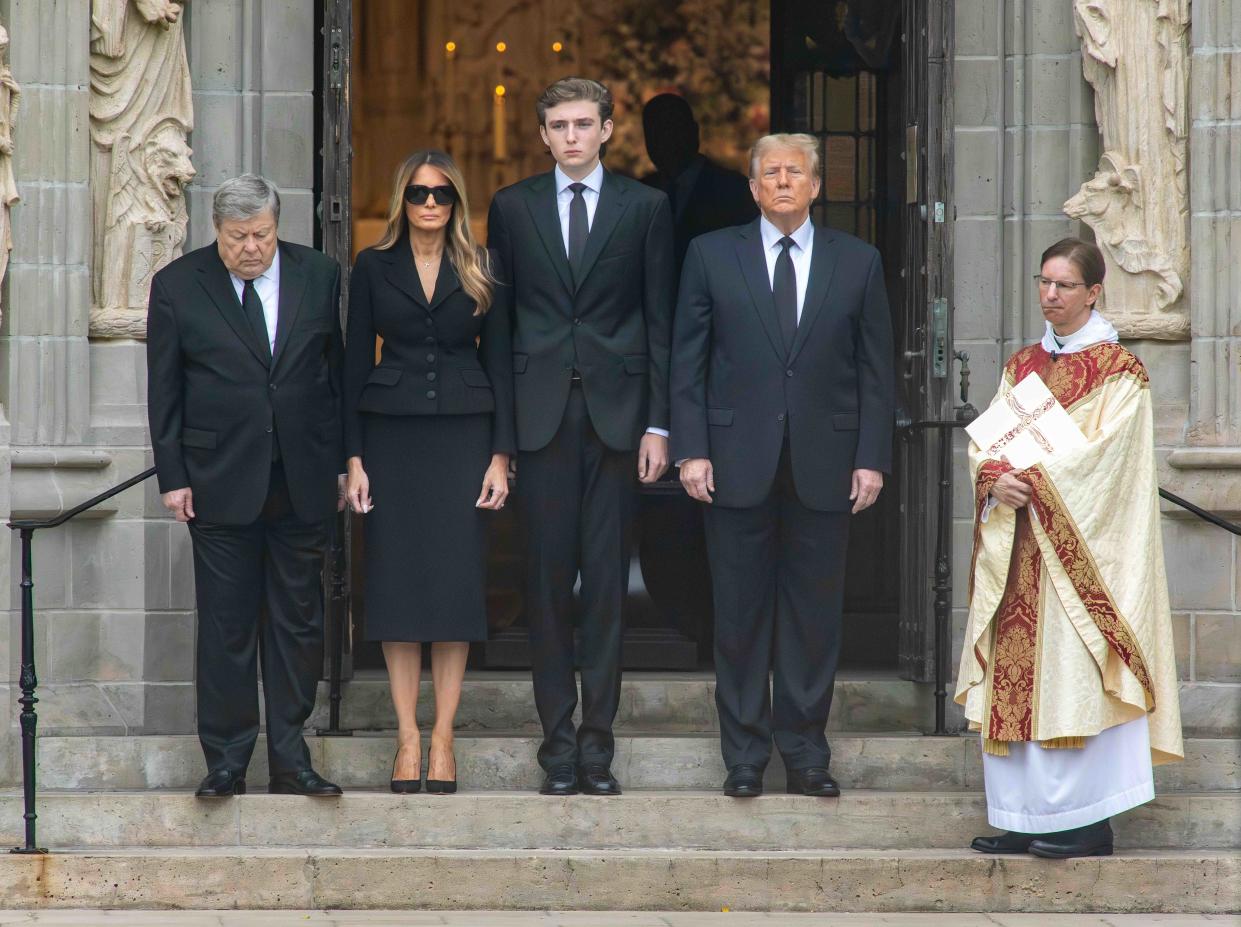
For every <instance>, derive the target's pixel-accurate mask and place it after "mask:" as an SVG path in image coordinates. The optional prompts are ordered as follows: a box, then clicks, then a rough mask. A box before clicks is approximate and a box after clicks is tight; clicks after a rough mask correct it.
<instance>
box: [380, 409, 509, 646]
mask: <svg viewBox="0 0 1241 927" xmlns="http://www.w3.org/2000/svg"><path fill="white" fill-rule="evenodd" d="M363 420H364V423H363V427H364V429H365V448H366V451H365V454H364V456H363V458H362V466H363V468H364V469H365V470H366V474H367V476H368V477H369V478H370V483H371V499H372V501H373V502H374V505H375V507H374V509H372V510H371V512H370V513H369V514H367V515H366V516H365V518H364V519H363V524H364V525H365V539H366V552H365V582H366V589H365V598H364V601H365V616H364V618H363V622H364V630H365V639H366V640H368V641H409V642H426V641H482V640H486V639H487V610H486V588H485V587H486V576H487V572H486V569H487V564H486V516H487V514H488V513H487V511H486V510H484V509H479V508H476V507H475V505H474V503H475V501H476V500H477V499H478V494H479V491H480V490H481V489H482V485H483V474H485V473H486V472H487V467H488V465H489V464H490V463H491V415H490V413H485V414H481V415H377V414H364V416H363Z"/></svg>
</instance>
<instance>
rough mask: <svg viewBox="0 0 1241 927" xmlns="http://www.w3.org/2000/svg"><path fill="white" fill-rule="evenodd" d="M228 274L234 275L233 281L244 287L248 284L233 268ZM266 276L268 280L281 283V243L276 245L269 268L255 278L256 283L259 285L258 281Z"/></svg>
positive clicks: (277, 283)
mask: <svg viewBox="0 0 1241 927" xmlns="http://www.w3.org/2000/svg"><path fill="white" fill-rule="evenodd" d="M228 275H229V276H230V277H232V278H233V281H234V282H235V283H237V284H238V285H240V286H243V287H244V286H245V285H246V281H244V280H242V279H241V278H240V277H238V276H237V275H236V274H235V273H233V272H232V271H231V270H230V271H229V272H228ZM264 277H266V278H267V279H268V280H270V281H271V282H272V283H274V284H276V285H279V284H280V245H279V244H277V245H276V254H275V256H274V257H273V258H272V259H271V264H270V265H269V266H268V268H267V270H265V271H263V272H262V273H261V274H259V275H258V276H257V277H255V278H254V281H255V282H254V285H255V286H258V281H260V280H262V279H263V278H264Z"/></svg>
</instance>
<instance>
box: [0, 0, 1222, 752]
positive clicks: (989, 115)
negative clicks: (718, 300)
mask: <svg viewBox="0 0 1241 927" xmlns="http://www.w3.org/2000/svg"><path fill="white" fill-rule="evenodd" d="M1231 6H1232V4H1231V3H1230V0H1196V2H1195V4H1194V7H1193V15H1194V23H1193V45H1192V47H1193V59H1192V77H1191V93H1190V105H1191V120H1192V135H1191V167H1190V179H1191V204H1192V228H1191V233H1192V236H1191V245H1192V276H1191V280H1190V282H1189V287H1190V305H1191V314H1192V326H1193V327H1192V332H1193V338H1192V340H1191V341H1188V342H1138V343H1134V344H1133V345H1132V348H1133V349H1134V350H1135V352H1136V353H1137V354H1138V355H1139V356H1140V357H1141V358H1142V359H1143V360H1144V361H1145V362H1146V363H1147V365H1148V366H1149V368H1150V370H1151V377H1152V383H1153V387H1154V390H1155V396H1156V398H1157V417H1158V419H1157V433H1158V442H1159V454H1160V460H1161V462H1162V465H1163V471H1162V477H1161V478H1162V481H1163V483H1164V485H1165V486H1167V487H1168V488H1169V489H1172V491H1174V492H1178V493H1181V494H1183V495H1186V496H1188V497H1189V498H1191V499H1193V500H1194V501H1197V502H1199V503H1200V504H1203V505H1205V506H1207V507H1209V508H1213V509H1216V510H1219V511H1221V512H1223V513H1225V514H1228V515H1230V516H1231V517H1233V518H1236V517H1237V515H1238V513H1239V512H1241V469H1239V468H1241V371H1239V370H1238V367H1237V363H1238V358H1239V357H1241V335H1239V334H1238V333H1239V332H1241V299H1239V298H1238V295H1239V294H1241V170H1238V164H1237V162H1236V158H1237V152H1238V151H1241V20H1239V19H1238V17H1237V14H1236V12H1235V11H1233V10H1232V9H1231ZM314 7H315V4H314V3H312V2H310V0H191V2H190V3H189V4H188V5H187V12H186V15H187V17H188V19H187V26H186V28H187V42H188V56H189V62H190V67H191V70H192V77H193V88H194V111H195V112H194V116H195V128H194V132H193V135H192V137H191V139H190V144H191V146H192V148H193V149H194V159H193V160H194V164H195V167H196V168H197V171H198V174H197V177H196V179H195V181H194V183H193V184H192V186H191V187H190V189H189V191H188V199H189V207H190V233H189V240H188V241H187V245H186V247H187V250H188V249H189V248H194V247H198V246H201V245H203V244H206V243H207V242H209V241H210V240H211V238H212V233H211V228H210V209H209V203H210V197H211V194H212V193H213V191H214V189H215V187H216V186H217V185H218V184H219V183H220V182H221V181H222V180H223V179H225V178H227V177H229V176H233V175H235V174H237V173H240V172H242V171H246V170H252V171H257V172H260V173H263V174H265V175H267V176H268V177H270V178H272V179H273V180H274V181H275V182H276V183H277V184H278V185H279V186H280V187H281V189H282V193H283V198H284V212H283V216H282V221H281V234H282V236H283V237H285V238H287V239H290V240H293V241H299V242H303V243H310V242H311V241H312V239H313V229H314V207H315V204H314V202H313V192H312V187H313V182H314V178H313V169H314V149H315V146H316V143H317V142H316V139H315V135H314V132H315V129H314V126H315V114H314V98H313V95H312V89H313V87H314V83H315V74H314V72H313V69H314V61H315V55H314V51H313V50H314V47H315V44H316V43H317V42H318V41H319V37H318V36H317V35H316V34H315V31H314ZM956 7H957V13H956V22H957V36H956V61H955V107H956V118H957V125H956V129H955V133H954V141H955V158H956V176H955V183H956V202H955V207H956V222H955V241H956V244H955V247H956V251H955V284H954V286H955V300H954V301H955V307H954V311H955V329H954V333H955V338H956V342H957V347H958V348H962V349H965V350H967V351H969V353H970V357H971V361H970V363H971V368H972V370H973V385H974V392H973V396H972V399H973V401H974V403H975V404H976V405H979V406H983V405H985V403H986V402H987V401H988V400H989V399H990V395H991V392H992V390H993V388H994V385H995V383H996V381H997V377H998V371H999V367H1000V364H1001V363H1002V361H1003V360H1004V358H1006V357H1007V356H1008V355H1009V354H1011V353H1012V352H1013V351H1014V350H1016V349H1017V348H1019V347H1020V346H1022V345H1023V344H1026V343H1028V342H1029V341H1031V340H1034V339H1035V338H1037V337H1038V336H1039V335H1040V334H1041V332H1042V322H1041V316H1040V313H1039V311H1038V305H1037V300H1036V298H1035V294H1034V292H1033V289H1032V287H1031V285H1030V277H1031V275H1032V274H1033V273H1034V272H1035V271H1036V270H1037V269H1038V268H1037V261H1038V255H1039V253H1040V252H1041V251H1042V250H1043V248H1045V247H1046V246H1047V245H1048V244H1050V243H1051V242H1052V241H1054V240H1056V239H1057V238H1060V237H1062V236H1064V235H1066V234H1069V233H1075V232H1078V231H1080V229H1079V228H1078V225H1077V223H1075V222H1072V221H1070V220H1069V219H1067V218H1066V217H1065V216H1064V214H1063V213H1062V212H1061V205H1062V204H1063V202H1064V201H1065V200H1066V199H1067V198H1068V197H1069V196H1070V195H1072V194H1073V193H1074V192H1076V190H1077V188H1078V186H1079V185H1080V184H1081V182H1082V181H1083V180H1084V179H1086V178H1087V177H1088V176H1090V174H1091V173H1092V172H1093V170H1094V166H1095V164H1096V161H1097V159H1098V154H1099V152H1098V141H1097V131H1096V128H1095V123H1094V109H1093V104H1092V97H1091V90H1090V87H1089V86H1088V85H1087V84H1086V82H1085V81H1084V79H1083V77H1082V67H1081V54H1080V48H1079V44H1078V39H1077V36H1076V34H1075V32H1074V26H1073V14H1072V3H1071V0H956ZM0 22H3V23H4V24H5V25H6V26H7V27H8V30H9V32H10V34H11V36H12V39H13V41H12V69H13V73H14V75H15V77H16V78H17V80H18V81H19V82H21V84H22V85H23V88H24V90H25V96H24V98H23V113H22V118H21V123H20V125H19V129H18V134H17V151H16V164H15V166H16V174H17V179H18V185H19V190H20V193H21V196H22V202H21V203H20V204H19V205H18V206H17V207H15V209H14V212H13V218H14V239H15V249H14V252H13V257H12V263H11V265H10V269H9V273H8V278H7V281H6V286H5V292H4V293H3V294H2V304H3V309H4V315H3V327H2V328H0V401H2V408H0V412H2V413H3V416H2V417H0V516H4V517H5V518H6V520H7V518H8V517H9V516H10V515H13V516H27V515H43V514H49V513H53V512H56V511H59V510H62V509H63V508H64V507H66V506H68V505H72V504H75V503H76V502H78V501H81V500H83V499H85V498H88V497H89V496H91V495H93V494H95V493H97V492H99V491H101V490H103V489H105V488H106V487H108V486H110V485H112V484H114V483H116V482H118V481H120V480H122V479H124V478H125V477H127V476H130V475H132V474H135V473H138V472H140V471H141V470H143V469H144V468H145V467H147V466H149V465H150V460H151V456H150V450H149V442H148V438H147V434H146V424H145V368H144V348H143V345H142V343H141V342H136V341H94V342H92V341H91V340H89V339H88V337H87V330H88V317H89V312H90V281H89V276H90V275H89V267H88V262H89V255H90V250H91V249H90V240H89V239H90V223H89V221H88V218H87V217H88V216H89V210H90V198H89V195H88V151H89V132H88V116H87V96H88V86H89V73H88V58H87V48H88V43H89V34H90V2H89V0H0ZM957 487H958V493H957V501H956V519H957V520H956V524H955V526H954V528H955V534H954V552H955V569H956V577H957V582H956V584H955V595H956V601H955V603H954V604H955V606H956V615H957V619H958V625H960V623H961V622H962V621H963V619H964V605H965V588H966V583H965V576H966V569H967V567H968V563H969V545H970V538H971V526H970V511H969V499H970V492H969V487H968V482H967V480H966V477H965V475H964V453H963V448H958V481H957ZM1166 516H1167V517H1166V519H1165V542H1166V551H1167V558H1168V573H1169V578H1170V582H1171V591H1172V600H1173V608H1174V610H1175V612H1176V618H1175V620H1176V630H1177V644H1178V660H1179V666H1180V669H1181V673H1182V677H1183V679H1184V680H1185V688H1184V691H1183V699H1184V711H1185V716H1186V722H1187V726H1188V728H1189V730H1190V731H1191V732H1192V731H1197V730H1203V731H1210V732H1219V731H1224V730H1227V731H1229V732H1231V733H1232V734H1233V735H1234V736H1235V735H1236V733H1237V732H1238V731H1239V730H1241V545H1238V543H1237V541H1236V540H1235V539H1234V538H1233V537H1232V536H1230V535H1228V534H1226V533H1225V532H1223V531H1221V530H1220V529H1218V528H1214V527H1211V526H1208V525H1204V524H1201V523H1199V522H1197V521H1195V520H1191V519H1189V518H1186V517H1182V516H1181V515H1180V514H1179V513H1178V512H1177V511H1175V510H1173V509H1171V508H1169V509H1167V510H1166ZM9 535H10V532H8V531H3V532H0V558H7V560H8V561H9V562H10V564H11V568H10V571H9V573H8V574H7V575H5V576H2V577H0V602H2V603H3V604H4V606H5V611H4V620H0V690H7V693H8V697H7V698H5V699H3V700H0V706H7V709H6V710H8V717H9V719H10V720H9V721H8V722H5V724H4V725H3V726H2V727H3V728H7V729H8V730H9V731H10V737H11V736H12V732H13V730H14V729H15V722H14V719H15V717H16V713H15V708H14V705H13V701H14V699H15V695H16V693H15V689H16V687H15V685H13V683H14V682H15V680H16V678H17V668H18V655H19V646H18V641H19V626H18V615H19V612H18V606H19V589H18V584H17V575H18V569H19V563H18V550H17V545H16V544H14V543H13V542H12V539H11V538H10V536H9ZM35 565H36V582H37V586H36V604H37V606H38V608H39V620H38V629H37V636H36V641H35V644H36V649H37V653H38V658H39V669H40V683H41V695H42V702H41V704H40V720H41V730H42V731H60V732H81V733H85V732H95V733H121V732H128V733H164V732H167V733H178V732H187V731H190V730H192V724H193V710H194V708H193V690H192V680H193V674H194V664H193V650H194V643H193V642H194V634H193V629H194V613H193V604H194V603H193V575H192V574H193V571H192V562H191V556H190V549H189V540H188V536H187V534H186V532H185V529H184V528H183V527H182V526H180V525H177V524H175V523H174V522H172V521H171V519H169V518H168V517H166V515H165V514H164V512H163V509H162V507H161V506H160V504H159V499H158V495H157V492H156V489H155V486H154V484H153V483H148V484H147V485H145V486H143V487H139V488H135V489H133V490H130V491H128V492H126V493H124V494H123V495H121V496H119V497H117V498H116V499H114V500H112V502H111V503H109V504H108V505H106V506H104V507H102V508H100V509H99V510H97V511H96V512H95V513H94V514H93V517H91V518H89V519H82V520H78V521H76V522H75V523H74V524H73V525H71V526H68V527H66V528H62V529H58V530H55V531H48V532H43V533H42V534H40V535H39V536H38V539H37V542H36V545H35ZM11 742H12V741H11V740H10V744H11ZM3 752H4V754H5V755H4V756H0V767H3V766H4V765H5V764H6V763H9V762H12V759H13V756H14V753H13V751H12V750H8V749H6V750H4V751H3ZM2 772H4V770H3V769H2V768H0V773H2Z"/></svg>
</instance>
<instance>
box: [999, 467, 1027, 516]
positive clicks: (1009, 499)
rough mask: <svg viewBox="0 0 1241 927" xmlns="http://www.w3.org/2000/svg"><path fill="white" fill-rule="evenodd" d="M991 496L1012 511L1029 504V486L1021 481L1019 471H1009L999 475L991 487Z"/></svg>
mask: <svg viewBox="0 0 1241 927" xmlns="http://www.w3.org/2000/svg"><path fill="white" fill-rule="evenodd" d="M991 495H993V496H995V497H996V498H997V499H999V500H1000V501H1001V502H1003V503H1004V504H1005V505H1007V506H1009V507H1010V508H1014V509H1020V508H1024V507H1025V506H1027V505H1029V504H1030V486H1029V485H1028V484H1027V483H1025V482H1023V481H1022V479H1021V471H1020V470H1010V471H1009V472H1008V473H1005V474H1003V475H1001V476H1000V478H999V479H998V480H996V481H995V485H994V486H992V487H991Z"/></svg>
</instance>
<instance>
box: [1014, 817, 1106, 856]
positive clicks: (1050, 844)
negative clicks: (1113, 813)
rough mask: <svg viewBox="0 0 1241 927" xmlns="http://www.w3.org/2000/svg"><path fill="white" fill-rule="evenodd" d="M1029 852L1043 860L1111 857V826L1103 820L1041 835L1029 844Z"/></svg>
mask: <svg viewBox="0 0 1241 927" xmlns="http://www.w3.org/2000/svg"><path fill="white" fill-rule="evenodd" d="M1030 852H1031V853H1032V854H1034V855H1035V856H1041V857H1043V858H1044V859H1073V858H1074V857H1076V856H1111V855H1112V825H1111V824H1110V823H1108V819H1107V818H1104V819H1103V820H1102V821H1100V822H1099V823H1097V824H1087V825H1086V826H1085V827H1077V828H1074V829H1073V830H1062V831H1060V832H1059V833H1055V834H1043V835H1042V836H1040V837H1039V838H1038V839H1037V840H1034V841H1032V842H1031V843H1030Z"/></svg>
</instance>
